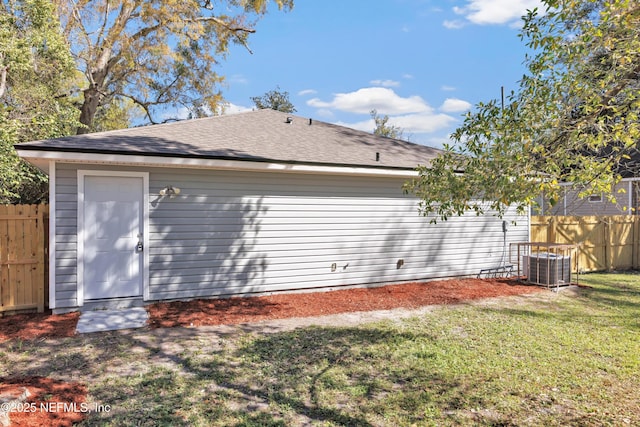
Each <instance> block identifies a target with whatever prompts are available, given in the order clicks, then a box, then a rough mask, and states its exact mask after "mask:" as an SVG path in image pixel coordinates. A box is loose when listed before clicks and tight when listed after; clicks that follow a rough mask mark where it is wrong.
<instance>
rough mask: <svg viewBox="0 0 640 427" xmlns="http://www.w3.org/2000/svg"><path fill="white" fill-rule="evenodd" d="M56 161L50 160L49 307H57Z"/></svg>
mask: <svg viewBox="0 0 640 427" xmlns="http://www.w3.org/2000/svg"><path fill="white" fill-rule="evenodd" d="M56 172H57V171H56V162H55V161H54V160H50V161H49V308H50V309H51V310H53V309H54V308H56V174H57V173H56Z"/></svg>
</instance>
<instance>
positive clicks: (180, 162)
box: [17, 149, 418, 178]
mask: <svg viewBox="0 0 640 427" xmlns="http://www.w3.org/2000/svg"><path fill="white" fill-rule="evenodd" d="M17 151H18V155H19V156H20V157H22V158H23V159H25V160H27V161H29V162H31V163H33V164H34V165H36V166H38V167H40V168H42V167H43V165H44V164H45V163H46V161H48V160H55V161H60V162H65V163H84V164H86V163H94V164H111V165H129V166H150V167H158V166H170V167H181V168H204V169H222V170H238V171H255V172H291V173H307V174H329V175H360V176H384V177H391V176H393V177H399V178H414V177H417V176H418V172H417V171H415V170H409V169H394V168H377V167H367V166H341V165H335V166H334V165H313V164H289V163H278V162H275V161H274V162H254V161H243V160H240V159H239V160H223V159H205V158H191V157H164V156H144V155H124V154H106V153H104V154H103V153H68V152H58V151H34V150H20V149H18V150H17ZM417 166H418V165H416V167H417Z"/></svg>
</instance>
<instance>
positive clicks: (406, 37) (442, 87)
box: [219, 0, 539, 146]
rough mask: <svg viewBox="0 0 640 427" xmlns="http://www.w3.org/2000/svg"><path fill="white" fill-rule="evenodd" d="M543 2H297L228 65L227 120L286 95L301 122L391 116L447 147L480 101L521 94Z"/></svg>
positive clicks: (268, 21)
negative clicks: (532, 14)
mask: <svg viewBox="0 0 640 427" xmlns="http://www.w3.org/2000/svg"><path fill="white" fill-rule="evenodd" d="M538 5H539V1H538V0H377V1H372V0H324V1H318V0H297V1H296V4H295V7H294V9H293V10H292V11H290V12H287V13H284V12H279V11H277V9H276V8H272V10H271V12H270V13H269V14H267V15H266V16H264V17H263V18H262V20H261V21H260V22H259V23H258V24H257V26H256V29H257V32H256V33H255V34H253V35H252V38H251V40H250V44H249V46H250V48H251V50H252V51H253V53H249V52H248V51H247V50H246V49H245V48H243V47H241V46H234V47H233V48H232V49H231V51H230V53H229V56H228V57H227V59H226V60H225V61H223V62H222V63H221V66H220V70H219V72H220V74H222V75H224V76H225V77H226V83H225V85H224V86H223V87H222V93H223V96H224V98H225V100H226V101H227V102H228V103H229V105H228V107H227V111H228V112H229V113H233V112H238V111H244V110H250V109H251V108H253V102H252V101H251V99H250V98H251V97H253V96H261V95H263V94H264V93H266V92H267V91H270V90H273V89H276V87H277V86H278V87H279V88H280V91H287V92H288V93H289V98H290V100H291V102H292V103H293V105H294V106H295V107H296V109H297V111H296V113H295V114H296V115H299V116H303V117H311V118H314V119H316V120H322V121H326V122H330V123H336V124H341V125H344V126H348V127H353V128H356V129H360V130H365V131H369V132H371V131H373V128H374V123H373V120H372V119H371V117H370V114H369V111H370V110H371V109H374V108H375V109H376V110H377V111H378V113H379V114H380V115H388V116H389V117H390V120H389V123H390V124H392V125H396V126H398V127H400V128H402V129H403V130H404V136H405V137H406V138H408V139H409V140H410V141H412V142H417V143H421V144H426V145H432V146H442V143H443V142H445V141H447V140H448V135H449V134H450V133H451V132H452V131H453V130H454V129H455V128H456V127H457V126H458V125H459V124H460V123H461V122H462V117H463V115H464V113H465V112H467V111H469V110H470V109H473V106H474V105H476V104H477V103H478V102H481V101H489V100H491V99H499V98H500V88H501V86H504V88H505V92H509V91H511V90H516V89H517V86H518V81H519V80H520V78H521V77H522V75H523V73H524V71H525V69H524V66H523V60H524V58H525V53H526V52H527V49H526V47H525V45H524V42H523V41H521V40H520V38H519V37H518V33H519V25H520V22H521V20H520V16H522V15H523V14H524V13H525V11H526V10H527V9H532V8H534V7H536V6H538Z"/></svg>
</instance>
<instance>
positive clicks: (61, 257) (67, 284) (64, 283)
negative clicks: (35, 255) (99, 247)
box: [50, 165, 78, 309]
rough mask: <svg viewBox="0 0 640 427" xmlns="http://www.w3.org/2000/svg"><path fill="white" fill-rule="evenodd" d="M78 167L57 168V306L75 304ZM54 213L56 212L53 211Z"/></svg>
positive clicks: (64, 166)
mask: <svg viewBox="0 0 640 427" xmlns="http://www.w3.org/2000/svg"><path fill="white" fill-rule="evenodd" d="M76 175H77V173H76V168H75V167H70V166H68V165H57V167H56V180H55V182H56V205H55V207H56V212H55V215H56V230H55V250H56V261H55V263H56V265H55V281H56V289H55V299H56V308H57V309H60V308H65V307H76V306H77V305H78V300H77V296H78V293H77V271H78V269H77V265H76V254H77V252H76V248H77V219H78V215H77V206H78V196H77V193H78V185H77V178H76ZM50 215H53V213H50Z"/></svg>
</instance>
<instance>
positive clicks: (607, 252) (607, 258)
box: [600, 218, 613, 271]
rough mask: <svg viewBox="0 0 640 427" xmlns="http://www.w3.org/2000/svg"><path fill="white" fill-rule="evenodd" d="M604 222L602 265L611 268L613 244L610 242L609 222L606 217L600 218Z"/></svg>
mask: <svg viewBox="0 0 640 427" xmlns="http://www.w3.org/2000/svg"><path fill="white" fill-rule="evenodd" d="M600 220H601V221H602V222H603V223H604V229H603V232H604V267H605V268H606V269H607V271H611V270H613V244H612V242H611V223H610V222H609V221H608V220H607V219H606V218H601V219H600Z"/></svg>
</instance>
